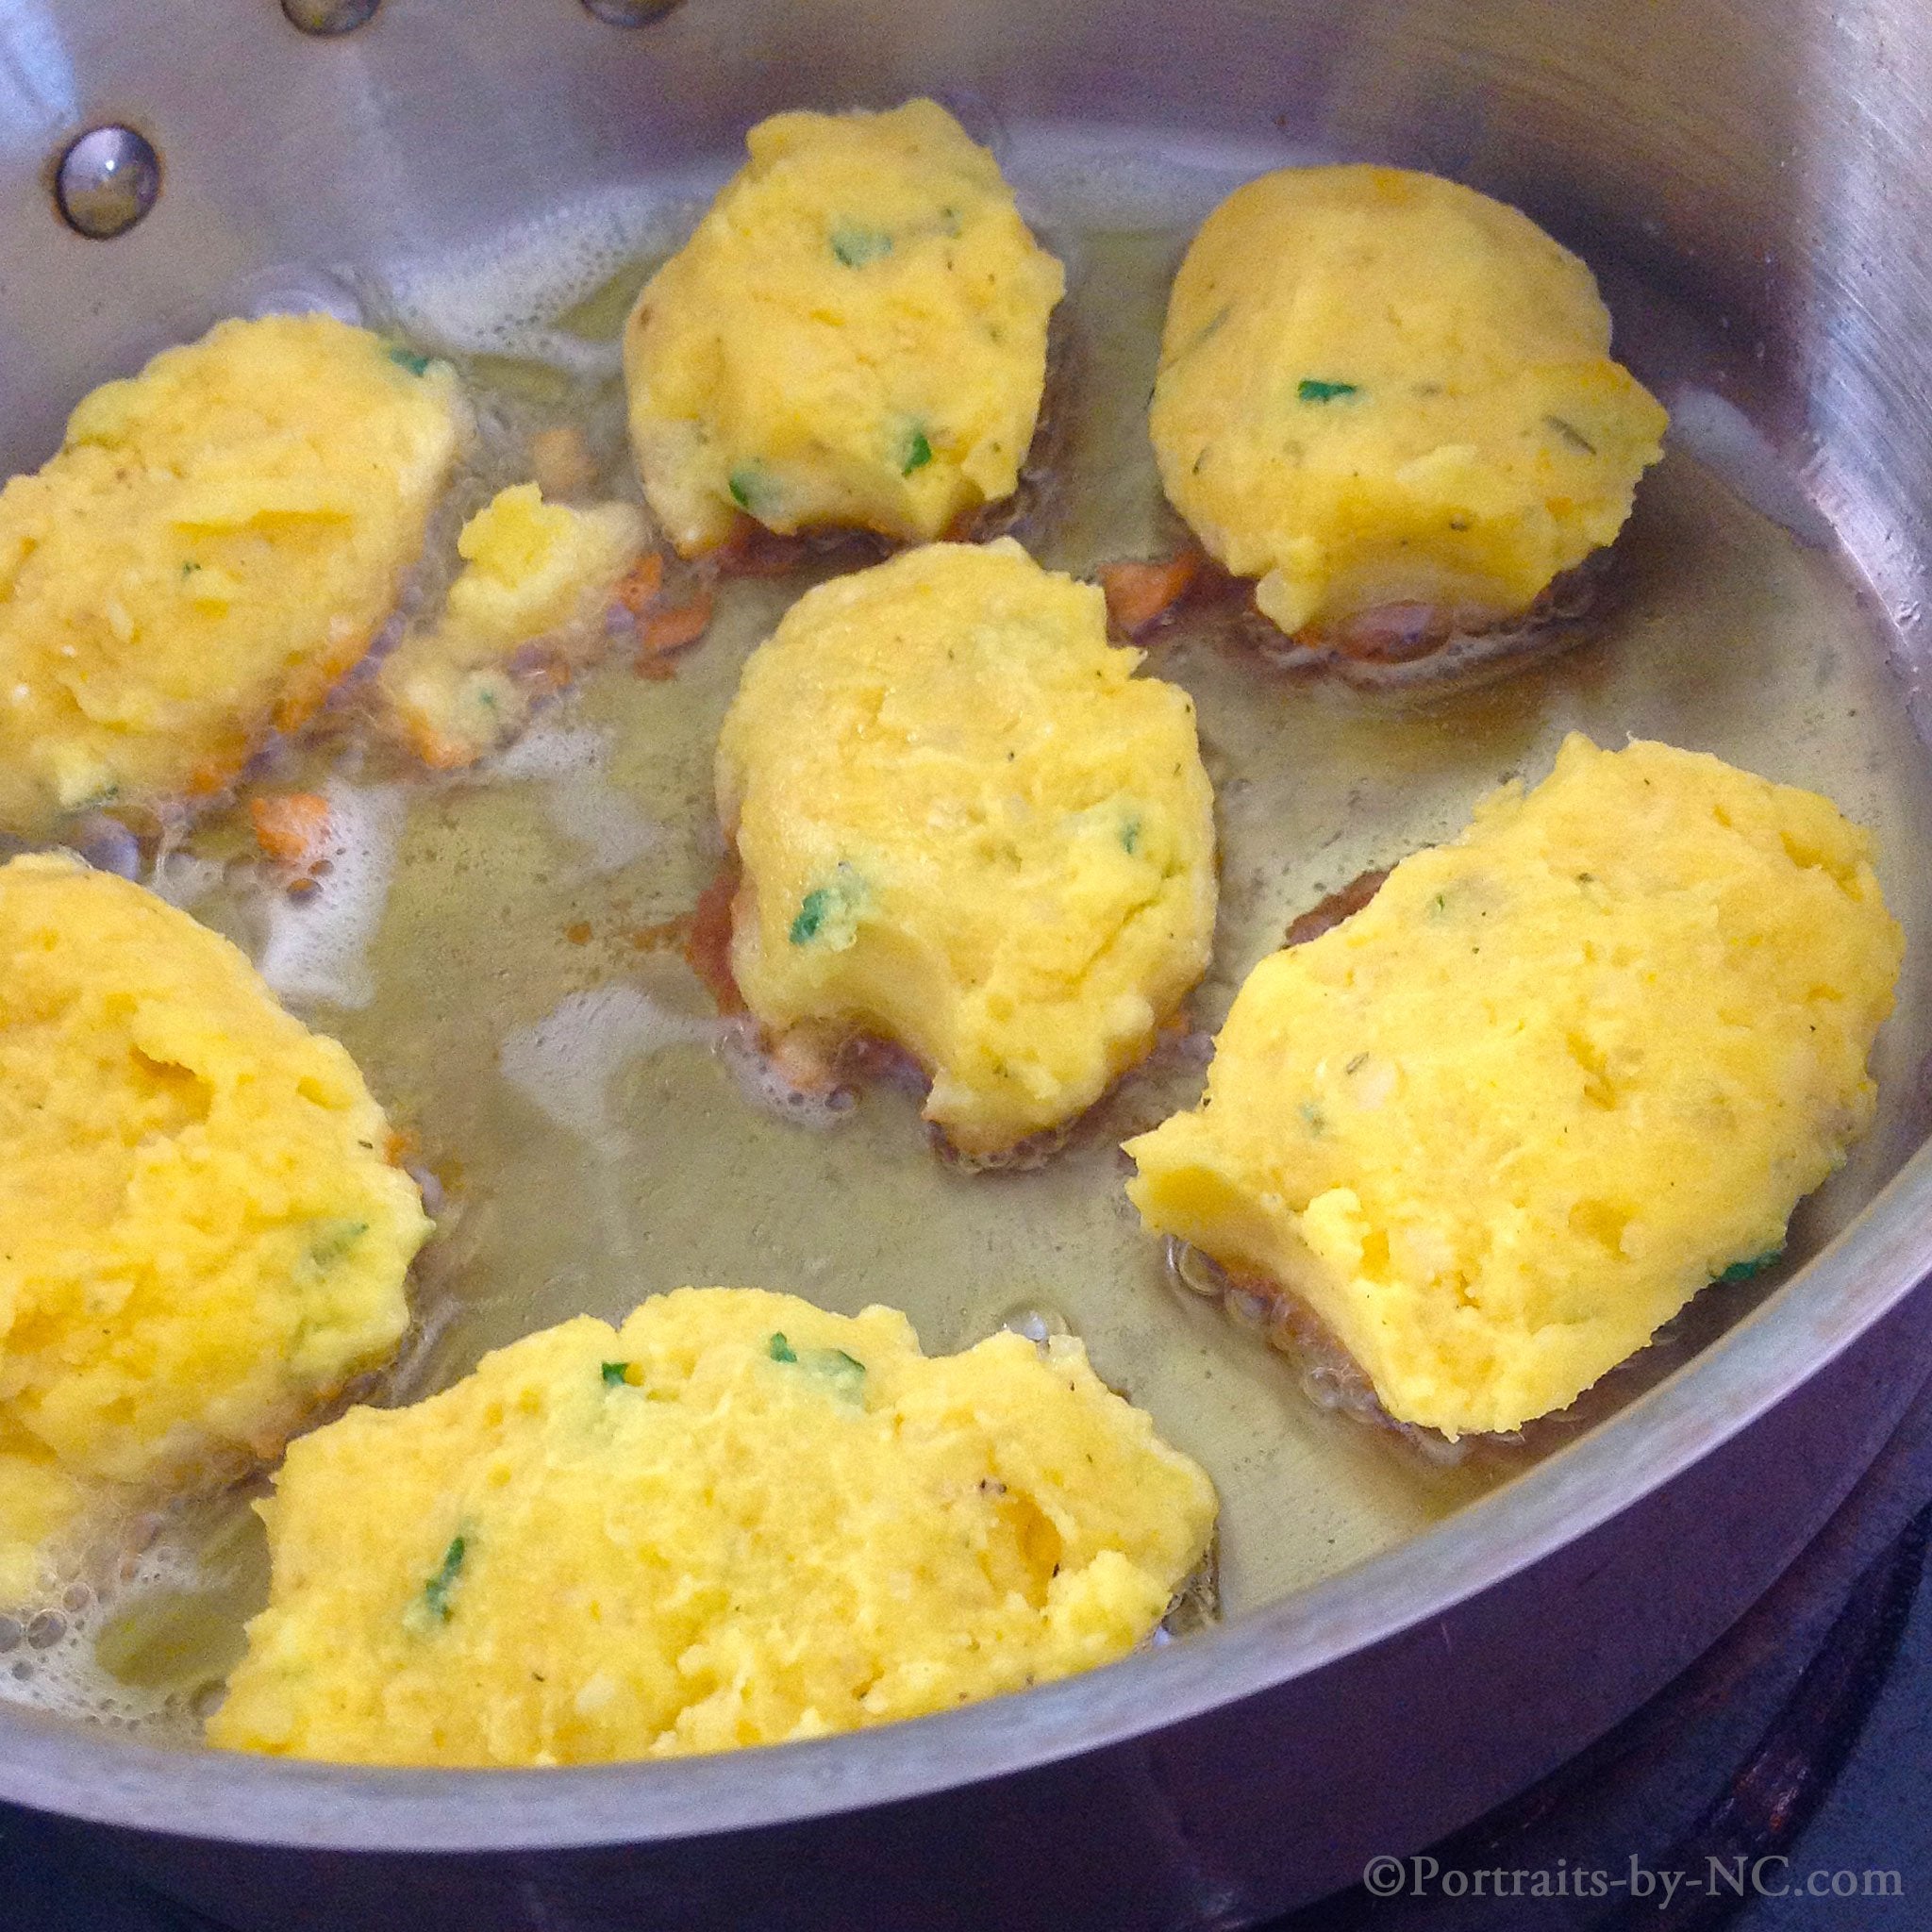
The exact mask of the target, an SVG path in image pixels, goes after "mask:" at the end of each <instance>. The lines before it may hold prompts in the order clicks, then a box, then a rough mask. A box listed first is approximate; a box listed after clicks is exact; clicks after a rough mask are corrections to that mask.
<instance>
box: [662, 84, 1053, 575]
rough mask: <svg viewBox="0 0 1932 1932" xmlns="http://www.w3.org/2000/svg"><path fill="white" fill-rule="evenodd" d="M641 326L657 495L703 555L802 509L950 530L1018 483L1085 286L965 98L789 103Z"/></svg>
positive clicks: (682, 536) (897, 530) (804, 520)
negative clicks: (1054, 334)
mask: <svg viewBox="0 0 1932 1932" xmlns="http://www.w3.org/2000/svg"><path fill="white" fill-rule="evenodd" d="M745 146H746V149H747V150H748V152H749V155H750V160H749V162H748V163H747V165H746V166H745V167H744V168H743V169H742V170H741V172H740V173H739V174H738V175H735V176H734V177H733V178H732V180H731V181H730V182H729V183H728V184H727V185H726V186H725V188H724V191H723V192H721V193H720V195H719V196H718V199H717V200H716V202H715V203H713V205H712V207H711V209H710V211H709V212H708V214H707V215H706V216H705V218H704V220H703V221H702V222H700V223H699V224H698V228H697V232H696V233H695V234H694V235H693V236H692V237H691V241H690V242H687V243H686V244H685V246H684V247H683V248H681V249H680V250H679V251H678V252H677V254H675V256H673V257H672V258H671V259H670V260H669V261H668V262H666V263H665V265H664V266H663V268H661V269H660V270H659V271H658V274H657V275H655V276H653V277H652V279H651V281H650V283H649V285H648V286H647V287H646V288H645V290H644V291H643V293H642V294H641V296H640V297H639V299H638V305H637V308H636V309H635V310H634V311H633V313H632V315H631V318H630V323H629V325H628V327H627V329H626V331H625V378H626V381H627V383H628V385H629V391H630V428H631V441H632V445H633V447H634V449H635V450H636V453H637V458H638V465H639V469H640V471H641V474H642V476H643V482H644V493H645V494H646V496H648V497H649V499H650V503H651V508H653V509H654V510H655V511H656V512H657V514H658V518H659V520H660V521H661V522H662V523H663V525H664V527H665V530H666V531H667V532H668V534H669V535H670V538H671V541H672V542H673V543H674V544H675V545H676V547H677V549H678V550H679V551H680V552H682V553H683V554H684V555H686V556H693V555H696V554H698V553H699V552H702V551H706V550H709V549H712V548H713V547H715V546H716V545H717V544H719V543H721V542H723V541H724V539H725V538H726V537H728V536H729V535H730V534H731V533H732V530H733V529H734V527H735V526H736V525H737V523H738V521H739V516H740V512H744V513H746V514H749V515H750V516H752V517H755V518H757V520H758V522H759V523H761V524H764V525H767V526H768V527H769V528H771V529H774V530H780V531H786V532H791V531H796V530H803V529H808V528H813V527H817V526H821V525H843V526H855V527H860V528H865V529H872V530H876V531H879V532H880V533H881V534H883V535H885V536H888V537H898V538H903V539H907V540H919V539H923V538H932V537H937V536H939V535H941V533H942V532H944V531H945V530H947V529H948V528H949V527H950V526H951V525H953V524H954V523H955V521H956V520H958V518H960V517H961V516H963V515H966V514H968V513H970V512H971V511H973V510H974V509H977V508H979V507H980V506H981V505H982V504H987V503H996V502H998V501H999V500H1000V499H1001V498H1003V497H1007V496H1010V495H1011V494H1012V492H1013V490H1014V488H1015V486H1016V485H1017V483H1018V481H1019V476H1020V465H1021V464H1022V462H1023V461H1024V459H1025V456H1026V450H1027V445H1028V444H1029V443H1030V442H1031V441H1032V439H1033V428H1034V422H1035V419H1036V418H1037V416H1038V415H1039V413H1040V401H1041V391H1042V389H1043V387H1044V384H1045V380H1046V325H1047V318H1048V316H1049V314H1050V313H1051V312H1052V309H1053V308H1054V305H1055V304H1056V303H1057V302H1058V300H1059V298H1060V292H1061V290H1062V288H1063V286H1064V277H1063V276H1062V275H1061V271H1060V265H1059V263H1058V262H1057V261H1056V260H1055V259H1054V258H1053V257H1052V256H1050V255H1048V254H1047V253H1046V252H1045V251H1044V250H1043V249H1041V246H1040V245H1039V243H1038V242H1035V241H1034V239H1033V237H1032V235H1031V234H1030V233H1028V231H1027V228H1026V225H1025V223H1024V221H1022V220H1021V218H1020V213H1019V210H1018V209H1017V208H1015V206H1014V204H1013V197H1012V193H1011V192H1010V191H1009V190H1008V187H1007V184H1006V182H1005V181H1004V180H1003V179H1002V178H1001V176H1000V171H999V164H998V163H997V162H996V161H995V160H994V159H993V158H992V156H991V154H989V153H988V152H987V150H986V149H985V148H983V147H980V146H978V145H977V144H976V143H975V142H973V141H971V140H969V139H968V137H967V135H966V132H965V130H964V129H963V128H962V127H961V126H960V125H959V124H958V122H957V121H955V120H954V119H953V117H952V116H951V115H950V114H949V113H947V112H946V110H945V109H944V108H941V107H939V106H937V105H936V104H935V103H934V102H931V101H924V100H920V101H908V103H907V104H906V105H905V106H904V107H901V108H893V109H892V110H891V112H889V113H882V114H871V113H854V114H806V113H791V114H774V116H773V117H772V118H771V119H770V120H768V121H761V122H759V124H758V125H757V126H756V127H754V128H753V129H752V130H751V132H750V133H749V134H748V135H747V136H746V137H745Z"/></svg>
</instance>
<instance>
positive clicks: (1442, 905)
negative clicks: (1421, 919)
mask: <svg viewBox="0 0 1932 1932" xmlns="http://www.w3.org/2000/svg"><path fill="white" fill-rule="evenodd" d="M1448 909H1449V895H1448V894H1447V893H1446V892H1438V893H1437V894H1436V896H1435V897H1434V898H1433V899H1431V900H1430V901H1429V917H1430V918H1431V919H1439V918H1441V915H1442V914H1443V913H1445V912H1446V911H1448Z"/></svg>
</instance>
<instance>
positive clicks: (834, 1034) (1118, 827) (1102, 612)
mask: <svg viewBox="0 0 1932 1932" xmlns="http://www.w3.org/2000/svg"><path fill="white" fill-rule="evenodd" d="M1140 661H1141V653H1140V652H1138V651H1133V650H1124V649H1119V648H1116V647H1115V646H1113V645H1110V644H1109V643H1108V641H1107V614H1106V605H1105V602H1104V600H1103V598H1102V596H1101V594H1100V592H1099V591H1097V590H1095V589H1094V588H1093V587H1092V586H1091V585H1088V584H1081V583H1075V582H1074V580H1073V579H1072V578H1070V577H1065V576H1061V575H1058V574H1056V573H1053V572H1049V571H1043V570H1041V568H1040V566H1039V565H1038V564H1036V563H1035V562H1034V561H1033V560H1032V559H1031V558H1029V557H1028V556H1027V555H1026V554H1025V552H1024V550H1022V549H1021V548H1020V546H1019V545H1018V544H1017V543H1015V542H1013V541H1011V540H1010V539H1009V538H1003V539H1001V540H1000V541H998V542H995V543H991V544H988V545H986V546H984V547H983V548H978V547H974V546H971V545H965V544H933V545H930V546H928V547H927V548H924V549H921V550H914V551H911V552H908V554H907V555H905V556H903V557H899V558H894V559H892V560H891V562H889V563H884V564H880V565H879V566H877V567H876V568H875V569H873V570H868V571H861V572H858V573H857V574H856V575H851V576H846V577H841V578H839V579H837V580H836V581H834V582H832V583H828V584H825V585H823V586H821V587H820V588H818V589H817V590H814V591H808V593H807V594H806V595H805V596H804V597H802V598H800V599H799V601H798V603H797V604H796V605H795V606H793V608H791V611H790V612H788V613H787V615H786V617H785V619H784V621H783V622H782V623H781V624H780V625H779V626H778V628H777V630H776V632H775V633H774V635H773V637H772V638H771V640H770V641H768V642H767V643H765V644H764V645H763V646H761V647H760V649H759V650H758V651H757V652H756V653H755V654H754V655H753V657H752V658H751V660H750V662H749V663H748V664H747V665H746V667H745V671H744V677H743V681H742V683H741V685H740V687H739V691H738V696H737V698H736V699H735V700H734V701H733V704H732V707H731V709H730V712H729V714H728V715H727V716H726V718H725V721H724V732H723V734H722V736H721V738H720V741H719V746H718V804H719V813H720V816H721V818H722V819H723V821H724V825H725V828H726V831H727V833H728V834H729V835H730V836H732V837H734V838H735V839H736V841H737V845H738V852H739V857H740V859H741V862H742V864H743V868H744V877H743V883H742V885H741V889H740V891H739V894H738V898H737V902H736V904H735V906H734V908H733V921H732V948H731V964H732V970H733V972H734V974H736V976H737V979H738V984H739V986H740V988H741V991H742V992H743V994H744V998H745V1002H746V1004H747V1005H748V1006H749V1007H750V1008H751V1010H752V1012H753V1013H754V1014H756V1015H757V1016H758V1019H759V1021H760V1022H762V1023H763V1024H764V1025H765V1026H766V1027H767V1028H768V1029H770V1030H771V1031H773V1032H775V1033H787V1032H791V1031H797V1032H801V1033H803V1034H806V1035H808V1036H809V1035H812V1034H816V1035H818V1036H819V1037H820V1038H821V1039H822V1040H824V1041H837V1040H839V1039H841V1038H843V1037H845V1036H849V1035H852V1034H855V1033H858V1034H875V1035H880V1036H883V1037H884V1038H886V1039H889V1040H892V1041H898V1042H899V1043H901V1044H902V1045H904V1046H905V1047H907V1048H908V1050H909V1051H910V1052H911V1053H912V1054H913V1055H914V1057H915V1058H917V1059H918V1060H919V1061H920V1063H921V1065H922V1066H923V1067H924V1068H925V1070H926V1071H927V1072H928V1073H929V1074H931V1075H932V1091H931V1094H930V1097H929V1099H928V1101H927V1104H926V1109H925V1111H926V1117H927V1119H929V1120H932V1121H935V1122H937V1123H938V1124H940V1125H941V1127H942V1128H943V1129H944V1130H945V1132H946V1134H947V1136H948V1137H949V1138H950V1139H951V1141H953V1142H954V1143H955V1145H957V1146H958V1147H959V1148H960V1149H961V1150H962V1151H964V1152H967V1153H969V1154H978V1155H985V1154H991V1153H996V1152H999V1151H1001V1150H1004V1149H1006V1148H1008V1147H1010V1146H1012V1145H1013V1143H1015V1142H1016V1141H1021V1140H1023V1139H1024V1138H1026V1137H1027V1136H1029V1135H1032V1134H1035V1133H1039V1132H1041V1130H1043V1129H1045V1128H1048V1127H1052V1126H1055V1125H1058V1124H1060V1123H1062V1122H1064V1121H1067V1120H1070V1119H1071V1118H1073V1116H1074V1115H1075V1114H1078V1113H1079V1112H1080V1111H1081V1110H1082V1109H1083V1108H1087V1107H1089V1106H1090V1105H1091V1103H1092V1102H1093V1101H1095V1100H1096V1099H1098V1098H1099V1096H1100V1094H1101V1093H1102V1092H1103V1091H1105V1089H1106V1088H1107V1086H1108V1082H1109V1081H1110V1080H1112V1079H1113V1078H1114V1076H1115V1075H1116V1074H1119V1073H1120V1072H1121V1071H1122V1069H1123V1068H1124V1067H1127V1066H1129V1065H1131V1064H1133V1062H1134V1061H1136V1060H1137V1059H1139V1058H1141V1056H1142V1055H1144V1054H1145V1053H1146V1051H1147V1050H1148V1048H1149V1046H1150V1045H1151V1044H1152V1043H1153V1040H1154V1034H1155V1029H1156V1027H1157V1026H1158V1024H1159V1023H1160V1022H1161V1020H1162V1019H1163V1018H1165V1017H1166V1016H1167V1015H1168V1014H1169V1013H1170V1012H1172V1011H1173V1010H1174V1008H1175V1007H1176V1006H1178V1005H1179V1003H1180V1001H1181V1000H1182V999H1183V998H1184V997H1185V995H1186V994H1187V992H1188V991H1189V989H1190V988H1191V986H1192V985H1193V984H1194V982H1195V981H1196V980H1197V979H1198V978H1199V977H1200V975H1201V974H1202V972H1203V970H1204V969H1205V968H1206V965H1207V962H1208V948H1209V944H1210V942H1211V940H1212V936H1213V927H1214V902H1215V877H1214V819H1213V797H1212V794H1211V792H1210V791H1209V788H1208V776H1207V774H1206V773H1205V772H1204V771H1203V770H1202V767H1201V758H1200V753H1199V750H1198V748H1197V746H1196V742H1195V736H1194V708H1193V703H1192V701H1191V699H1190V698H1189V697H1188V695H1187V693H1186V692H1184V691H1180V690H1179V689H1177V688H1176V687H1175V686H1174V685H1170V684H1163V683H1160V682H1159V681H1158V680H1157V679H1154V678H1149V677H1136V676H1134V675H1133V672H1134V669H1135V667H1136V665H1138V664H1139V662H1140Z"/></svg>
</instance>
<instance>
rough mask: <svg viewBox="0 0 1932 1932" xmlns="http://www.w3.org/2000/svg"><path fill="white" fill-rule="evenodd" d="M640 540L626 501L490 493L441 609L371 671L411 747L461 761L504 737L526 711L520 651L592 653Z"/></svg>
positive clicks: (569, 655)
mask: <svg viewBox="0 0 1932 1932" xmlns="http://www.w3.org/2000/svg"><path fill="white" fill-rule="evenodd" d="M643 540H644V521H643V517H642V515H641V513H640V512H639V511H638V510H636V509H634V508H631V506H630V505H629V504H627V503H605V504H598V505H596V506H595V507H593V508H590V509H575V508H571V506H569V505H568V504H559V503H545V502H544V501H543V498H542V494H541V491H539V489H538V487H537V485H536V484H534V483H518V484H514V485H512V486H511V487H510V488H509V489H508V490H501V491H498V492H497V493H496V494H495V495H494V496H493V497H491V500H490V501H489V502H488V503H487V504H485V505H484V506H483V508H481V509H479V510H478V511H477V512H476V514H475V516H473V517H472V518H471V519H470V520H469V522H468V523H466V524H465V525H463V527H462V531H461V533H460V534H459V535H458V538H457V554H458V556H459V557H460V558H462V560H463V567H462V569H461V570H460V571H459V572H458V574H457V578H456V581H455V582H454V583H453V584H452V585H451V586H450V589H449V597H448V601H447V602H446V603H445V605H444V607H443V611H442V615H441V618H440V619H439V620H438V621H437V622H436V623H434V624H432V625H426V626H425V627H423V628H421V629H418V630H413V631H411V632H410V633H409V635H408V636H407V637H406V638H404V639H403V641H402V642H401V643H399V644H398V645H397V646H396V648H395V649H394V650H393V651H392V652H391V654H390V655H389V657H388V658H385V659H384V661H383V665H382V670H381V673H380V675H379V682H380V685H381V688H382V694H383V699H384V702H385V703H386V704H387V705H388V707H389V708H390V711H391V715H392V716H393V717H394V719H395V720H396V722H397V724H399V725H400V727H401V729H402V731H403V733H404V735H405V736H406V737H407V738H408V741H409V742H410V743H411V744H412V745H413V746H414V747H415V749H416V751H417V753H418V754H419V756H421V757H422V758H424V759H425V761H426V762H428V763H429V764H432V765H438V766H451V765H467V764H470V763H473V762H474V761H475V759H477V758H481V757H482V756H483V755H484V754H485V753H486V752H489V751H492V750H494V749H495V748H496V747H497V746H498V745H500V744H503V743H506V742H507V741H508V740H509V739H510V738H512V737H513V736H514V735H515V734H516V733H517V731H518V730H520V729H521V728H522V726H523V724H525V721H526V720H527V718H528V717H529V711H530V691H529V689H528V684H527V681H526V680H524V679H520V678H519V677H518V676H517V675H516V674H517V670H518V659H519V658H520V657H522V656H523V654H525V652H526V651H527V650H528V649H529V647H530V646H532V645H534V644H538V643H540V642H547V643H548V644H550V645H551V646H552V647H553V651H554V661H553V666H552V668H553V669H556V670H562V671H567V670H569V669H570V668H572V667H573V666H575V665H576V664H580V663H584V662H588V661H589V660H590V659H591V658H594V657H595V656H596V655H597V653H598V651H599V650H600V648H601V647H602V644H603V641H604V633H603V627H602V625H601V622H600V620H601V618H602V616H603V614H604V607H605V605H606V603H607V602H608V598H609V595H610V592H611V591H612V589H613V588H614V587H615V585H616V583H617V580H618V579H619V578H620V577H621V576H622V575H624V573H625V568H626V567H627V566H628V565H629V563H630V562H631V559H632V558H635V557H636V556H637V554H638V551H639V550H640V549H641V547H642V544H643Z"/></svg>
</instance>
